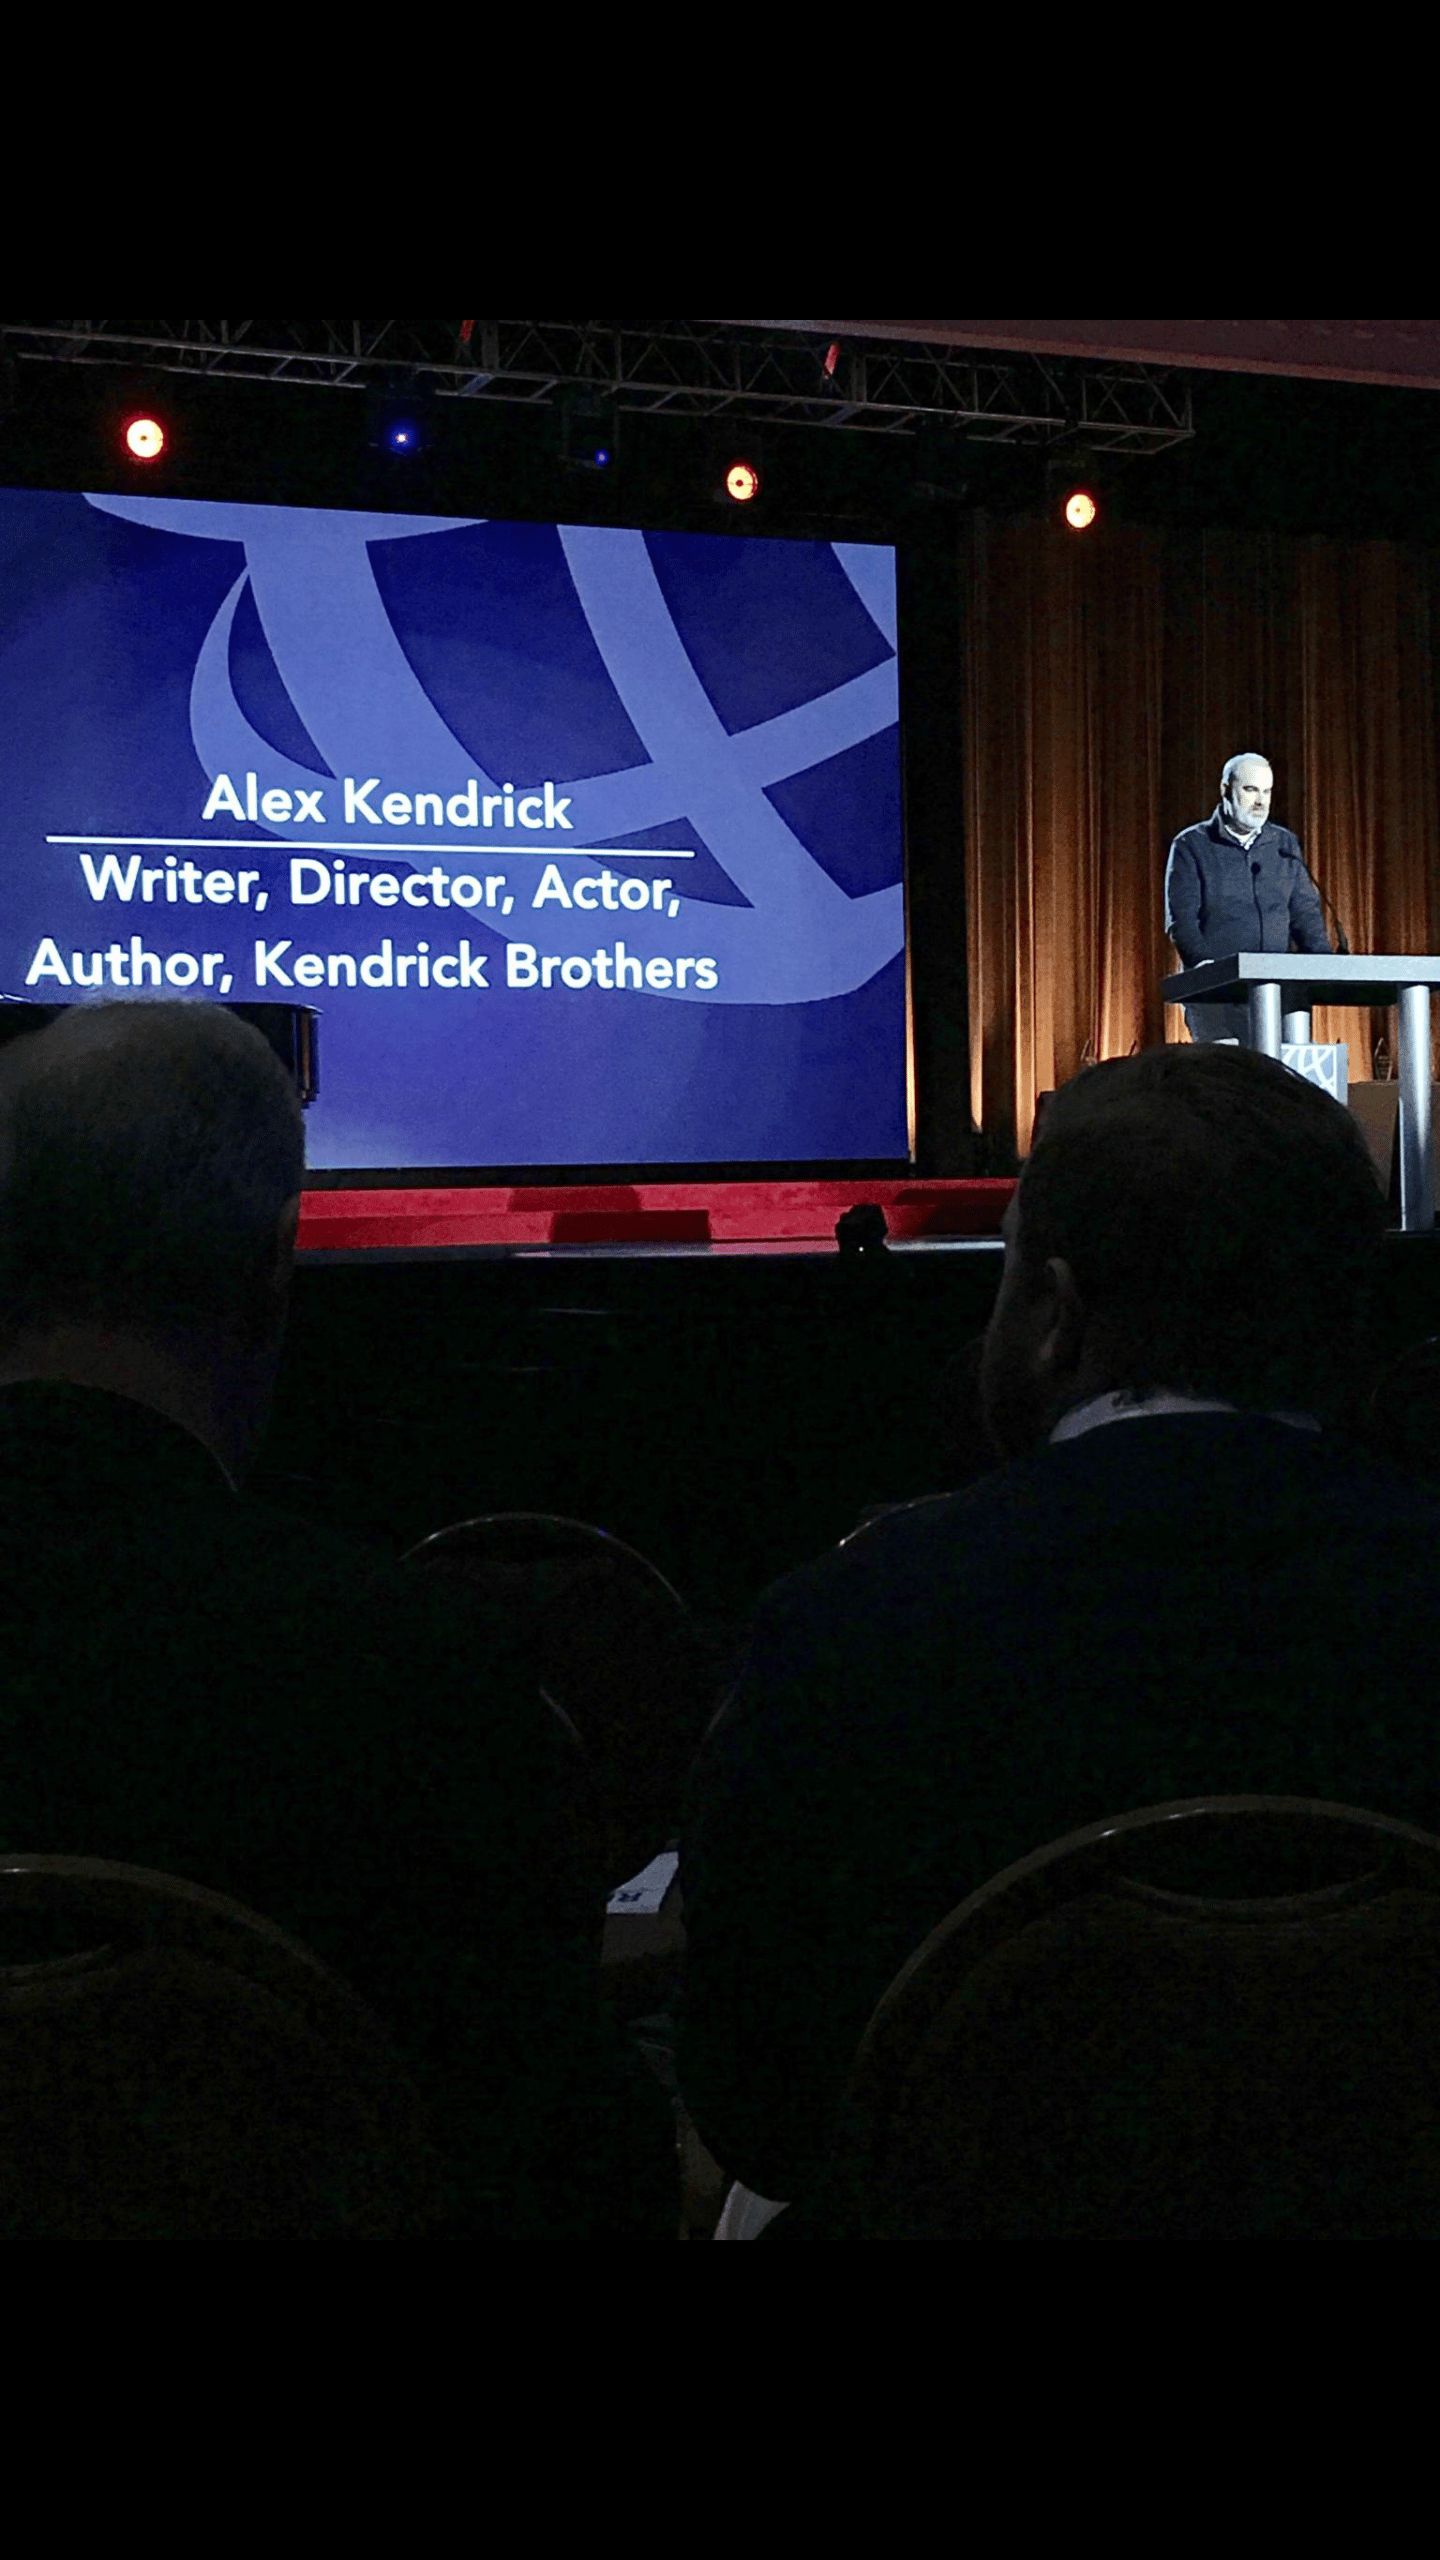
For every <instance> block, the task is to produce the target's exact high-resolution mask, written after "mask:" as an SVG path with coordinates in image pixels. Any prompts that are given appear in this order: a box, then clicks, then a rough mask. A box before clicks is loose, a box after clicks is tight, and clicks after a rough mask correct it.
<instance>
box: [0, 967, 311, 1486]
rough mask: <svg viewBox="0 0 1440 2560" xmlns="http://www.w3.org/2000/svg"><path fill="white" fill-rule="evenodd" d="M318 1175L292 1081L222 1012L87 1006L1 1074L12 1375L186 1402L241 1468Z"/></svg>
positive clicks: (171, 1405)
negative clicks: (307, 1198)
mask: <svg viewBox="0 0 1440 2560" xmlns="http://www.w3.org/2000/svg"><path fill="white" fill-rule="evenodd" d="M304 1163H305V1136H304V1121H303V1116H302V1113H301V1108H300V1102H299V1099H298V1096H297V1095H296V1093H295V1090H294V1087H293V1085H292V1084H291V1081H290V1079H289V1078H288V1077H287V1075H286V1073H285V1070H284V1068H283V1067H282V1066H281V1064H280V1062H279V1060H278V1058H276V1056H275V1055H274V1053H273V1051H272V1050H271V1049H270V1048H269V1047H268V1046H267V1044H266V1042H265V1041H264V1040H263V1039H262V1038H261V1036H260V1034H259V1032H258V1031H255V1030H253V1029H252V1028H251V1027H250V1026H249V1025H247V1024H245V1023H242V1022H238V1021H237V1020H236V1019H235V1018H234V1016H233V1015H231V1014H229V1013H227V1012H226V1011H225V1010H224V1009H223V1007H221V1006H218V1005H208V1004H184V1003H173V1004H139V1003H137V1004H116V1005H89V1006H77V1007H75V1008H74V1009H73V1010H72V1011H69V1012H67V1013H66V1014H64V1015H63V1016H62V1017H61V1018H60V1019H59V1020H58V1021H56V1022H54V1023H52V1024H50V1025H49V1026H48V1027H47V1028H46V1029H45V1030H43V1031H41V1032H38V1033H37V1034H36V1035H35V1036H34V1037H33V1038H27V1039H24V1040H19V1041H16V1042H15V1043H14V1044H13V1045H12V1046H11V1047H10V1048H9V1049H8V1050H7V1051H6V1052H5V1053H4V1057H3V1060H0V1364H3V1373H4V1375H5V1376H6V1377H7V1378H9V1379H11V1380H14V1379H17V1378H21V1377H27V1376H29V1377H40V1376H44V1377H51V1378H56V1377H61V1378H64V1377H68V1378H71V1379H72V1380H73V1381H74V1382H75V1383H77V1384H82V1385H93V1386H110V1387H113V1388H115V1390H116V1391H117V1392H121V1393H133V1394H135V1395H137V1396H139V1397H140V1399H141V1401H147V1402H152V1403H155V1404H156V1405H158V1406H159V1408H160V1409H161V1410H164V1411H170V1412H172V1413H175V1412H176V1397H177V1394H178V1396H179V1397H180V1400H181V1402H182V1403H183V1405H184V1407H185V1410H184V1411H183V1413H177V1414H176V1418H177V1419H183V1420H184V1421H185V1422H186V1424H187V1426H188V1427H190V1428H191V1429H197V1430H199V1431H200V1436H201V1437H202V1438H205V1439H207V1440H208V1441H209V1442H210V1444H211V1445H212V1446H214V1447H215V1448H216V1450H217V1454H219V1455H221V1456H222V1458H223V1459H224V1461H225V1463H226V1464H227V1465H233V1464H234V1463H235V1462H236V1461H237V1459H239V1458H241V1457H243V1456H244V1455H246V1454H248V1447H249V1444H250V1443H251V1442H252V1441H253V1439H254V1438H255V1437H256V1436H258V1430H259V1427H260V1424H261V1422H262V1421H263V1409H264V1407H265V1406H266V1405H268V1399H269V1392H270V1388H271V1385H272V1384H273V1376H274V1369H275V1365H276V1363H277V1361H278V1356H279V1346H280V1339H281V1335H282V1333H283V1328H284V1311H285V1300H286V1292H287V1286H288V1279H289V1270H290V1259H291V1252H292V1248H293V1241H294V1231H295V1224H296V1219H297V1216H298V1209H299V1193H300V1188H301V1183H302V1181H303V1177H304ZM167 1381H168V1382H169V1383H168V1384H167V1383H166V1382H167ZM197 1399H198V1402H197ZM201 1407H203V1408H204V1409H205V1410H206V1412H207V1413H209V1414H210V1419H211V1420H212V1421H214V1422H215V1423H216V1425H217V1428H216V1429H211V1428H202V1426H201V1422H200V1420H199V1419H197V1413H198V1411H199V1409H200V1408H201ZM212 1407H213V1408H214V1411H213V1412H211V1411H210V1409H211V1408H212ZM222 1442H223V1443H224V1444H225V1445H223V1446H222Z"/></svg>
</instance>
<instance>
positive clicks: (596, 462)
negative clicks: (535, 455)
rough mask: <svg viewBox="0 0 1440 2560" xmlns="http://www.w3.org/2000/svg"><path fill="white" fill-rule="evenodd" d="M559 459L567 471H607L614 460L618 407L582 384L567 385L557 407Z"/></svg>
mask: <svg viewBox="0 0 1440 2560" xmlns="http://www.w3.org/2000/svg"><path fill="white" fill-rule="evenodd" d="M555 425H556V432H557V435H558V438H559V445H560V459H561V461H562V463H563V464H564V465H565V468H566V470H567V471H608V470H609V468H610V465H611V463H612V462H613V461H614V459H615V404H614V402H613V401H612V400H608V399H607V398H606V397H605V395H604V393H603V392H599V391H590V390H587V389H586V387H585V385H584V384H583V383H573V382H572V383H566V384H565V386H564V388H563V389H562V390H561V391H560V393H559V394H558V396H557V399H556V403H555Z"/></svg>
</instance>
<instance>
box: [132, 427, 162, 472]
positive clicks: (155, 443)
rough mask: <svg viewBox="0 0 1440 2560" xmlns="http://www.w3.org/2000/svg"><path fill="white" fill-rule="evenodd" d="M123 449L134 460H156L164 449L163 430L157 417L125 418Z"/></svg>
mask: <svg viewBox="0 0 1440 2560" xmlns="http://www.w3.org/2000/svg"><path fill="white" fill-rule="evenodd" d="M125 449H126V452H127V453H129V454H131V455H133V457H134V459H135V461H136V462H156V461H158V460H159V458H160V455H161V454H162V453H163V452H164V450H165V430H164V428H163V427H162V426H161V424H160V421H159V419H158V418H127V419H126V421H125Z"/></svg>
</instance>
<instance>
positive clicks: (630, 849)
mask: <svg viewBox="0 0 1440 2560" xmlns="http://www.w3.org/2000/svg"><path fill="white" fill-rule="evenodd" d="M45 841H46V843H47V844H138V845H153V846H155V847H156V848H157V849H158V848H160V847H163V846H165V845H174V846H177V847H178V846H184V847H185V848H186V850H187V851H188V850H190V849H191V848H192V847H193V848H194V850H196V851H197V852H200V853H204V852H208V851H209V849H210V847H211V846H212V845H213V846H214V848H215V850H216V851H217V853H227V852H240V853H377V854H391V853H401V854H409V853H503V854H505V855H507V856H508V855H510V854H512V853H530V854H536V853H543V854H556V853H568V855H569V856H570V859H571V861H572V862H575V861H580V862H607V861H611V860H613V861H617V862H618V861H621V860H624V861H626V862H693V861H694V859H695V852H694V847H693V846H692V847H691V848H690V849H689V850H688V851H682V850H681V848H680V847H679V846H676V845H663V846H662V845H653V844H633V845H632V844H606V845H593V844H495V843H494V842H492V841H491V840H490V839H489V838H488V837H487V839H486V841H485V842H484V843H483V844H376V842H375V841H374V838H373V837H372V838H371V839H370V840H369V842H368V843H367V842H366V841H365V840H364V839H363V838H362V839H361V841H360V842H359V843H358V844H355V843H350V844H327V843H325V842H324V841H323V840H318V839H317V838H316V837H314V836H308V837H306V838H305V839H304V840H303V841H302V840H301V838H299V837H298V836H296V837H291V836H265V837H256V836H47V837H46V839H45Z"/></svg>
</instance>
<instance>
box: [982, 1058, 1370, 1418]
mask: <svg viewBox="0 0 1440 2560" xmlns="http://www.w3.org/2000/svg"><path fill="white" fill-rule="evenodd" d="M1385 1218H1386V1212H1385V1201H1384V1196H1383V1194H1382V1192H1381V1190H1380V1186H1379V1183H1378V1182H1377V1180H1376V1177H1375V1170H1374V1167H1373V1165H1372V1163H1371V1161H1370V1155H1369V1151H1368V1149H1367V1147H1366V1145H1365V1141H1364V1139H1363V1137H1362V1136H1361V1134H1360V1131H1359V1129H1358V1128H1357V1126H1356V1124H1355V1122H1354V1121H1353V1120H1352V1119H1351V1117H1350V1114H1349V1113H1348V1112H1347V1111H1345V1110H1343V1109H1342V1108H1341V1106H1340V1104H1339V1103H1337V1102H1334V1101H1332V1100H1331V1098H1330V1096H1329V1095H1328V1094H1325V1093H1322V1092H1320V1090H1319V1089H1318V1087H1317V1086H1315V1085H1313V1084H1309V1083H1307V1082H1305V1081H1304V1080H1303V1079H1302V1078H1301V1077H1299V1076H1297V1075H1294V1074H1292V1072H1291V1070H1290V1069H1289V1068H1288V1067H1283V1066H1281V1065H1280V1063H1279V1061H1278V1060H1276V1059H1273V1058H1267V1057H1263V1056H1261V1055H1260V1054H1259V1053H1258V1052H1257V1051H1255V1050H1250V1049H1229V1048H1220V1047H1205V1048H1197V1047H1190V1048H1185V1047H1179V1046H1177V1047H1174V1048H1163V1049H1148V1050H1145V1051H1143V1052H1142V1053H1141V1054H1140V1055H1139V1056H1138V1057H1134V1058H1117V1059H1112V1060H1110V1061H1108V1062H1107V1063H1105V1064H1103V1065H1101V1066H1098V1067H1091V1068H1089V1069H1088V1070H1087V1071H1086V1072H1085V1073H1084V1074H1082V1075H1079V1076H1077V1077H1076V1078H1075V1079H1074V1081H1073V1082H1072V1083H1070V1084H1068V1085H1065V1086H1063V1087H1062V1089H1061V1090H1060V1091H1059V1092H1058V1093H1057V1094H1056V1095H1055V1096H1054V1098H1053V1100H1052V1101H1051V1102H1050V1104H1049V1107H1048V1109H1047V1112H1046V1115H1045V1130H1044V1136H1043V1137H1042V1139H1041V1140H1040V1143H1039V1144H1038V1146H1037V1147H1036V1149H1035V1151H1034V1153H1033V1155H1032V1156H1031V1158H1030V1160H1029V1163H1028V1164H1027V1166H1026V1168H1025V1171H1024V1175H1023V1177H1022V1180H1021V1185H1020V1195H1019V1203H1018V1225H1017V1242H1018V1248H1019V1253H1020V1259H1021V1264H1022V1267H1023V1268H1024V1269H1026V1270H1028V1271H1031V1272H1033V1271H1037V1270H1040V1269H1043V1267H1044V1265H1045V1263H1046V1262H1047V1261H1049V1260H1050V1259H1051V1258H1052V1257H1058V1258H1060V1259H1061V1260H1063V1261H1065V1262H1067V1263H1068V1264H1069V1265H1070V1267H1071V1270H1072V1271H1073V1273H1074V1275H1075V1281H1076V1286H1077V1289H1078V1291H1079V1295H1080V1298H1081V1301H1082V1304H1083V1305H1084V1307H1085V1310H1086V1314H1087V1317H1088V1318H1090V1319H1092V1320H1093V1321H1094V1323H1095V1324H1096V1325H1097V1327H1098V1328H1099V1331H1100V1334H1101V1336H1102V1337H1103V1340H1104V1344H1105V1349H1106V1354H1107V1359H1108V1360H1109V1362H1110V1365H1111V1366H1112V1368H1113V1370H1114V1373H1115V1374H1114V1375H1113V1377H1112V1379H1111V1384H1112V1386H1113V1387H1115V1388H1117V1389H1126V1390H1129V1391H1131V1392H1134V1393H1137V1394H1144V1393H1147V1392H1150V1391H1152V1390H1154V1389H1159V1388H1166V1387H1169V1388H1173V1389H1175V1390H1176V1391H1177V1392H1179V1393H1184V1394H1189V1395H1197V1396H1213V1397H1216V1398H1217V1399H1221V1400H1223V1401H1224V1402H1226V1403H1231V1404H1237V1405H1241V1406H1245V1407H1250V1408H1258V1409H1260V1410H1262V1411H1284V1410H1295V1411H1304V1412H1315V1413H1320V1414H1322V1415H1323V1414H1333V1413H1335V1412H1336V1411H1340V1410H1343V1409H1344V1407H1345V1403H1346V1400H1347V1398H1348V1396H1349V1395H1350V1393H1351V1392H1352V1390H1353V1386H1354V1383H1355V1378H1356V1371H1357V1363H1358V1361H1359V1358H1360V1354H1361V1345H1362V1338H1363V1326H1364V1320H1365V1313H1366V1301H1367V1290H1368V1287H1369V1285H1370V1282H1371V1280H1372V1276H1373V1273H1374V1270H1375V1266H1376V1261H1377V1257H1378V1252H1379V1245H1380V1240H1381V1237H1382V1236H1383V1234H1384V1230H1385Z"/></svg>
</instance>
